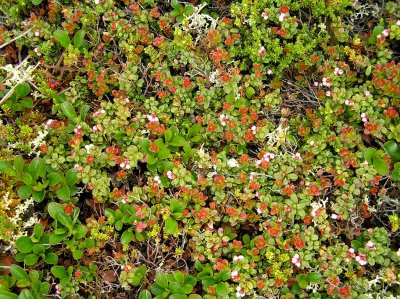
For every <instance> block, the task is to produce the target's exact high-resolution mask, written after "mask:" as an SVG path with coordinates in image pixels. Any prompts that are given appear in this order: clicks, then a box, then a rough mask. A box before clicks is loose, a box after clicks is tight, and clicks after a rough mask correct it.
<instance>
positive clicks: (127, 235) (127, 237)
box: [121, 229, 133, 245]
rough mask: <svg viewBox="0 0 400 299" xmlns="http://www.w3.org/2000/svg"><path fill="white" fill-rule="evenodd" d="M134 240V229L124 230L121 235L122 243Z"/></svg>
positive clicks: (126, 243) (125, 243)
mask: <svg viewBox="0 0 400 299" xmlns="http://www.w3.org/2000/svg"><path fill="white" fill-rule="evenodd" d="M132 240H133V231H132V229H128V230H126V231H124V232H123V233H122V235H121V244H122V245H128V244H129V242H130V241H132Z"/></svg>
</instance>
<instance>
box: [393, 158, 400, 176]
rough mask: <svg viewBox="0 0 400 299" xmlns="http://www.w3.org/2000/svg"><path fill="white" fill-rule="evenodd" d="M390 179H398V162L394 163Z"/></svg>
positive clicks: (399, 174) (399, 169)
mask: <svg viewBox="0 0 400 299" xmlns="http://www.w3.org/2000/svg"><path fill="white" fill-rule="evenodd" d="M392 180H394V181H397V180H400V162H397V163H396V164H394V167H393V171H392Z"/></svg>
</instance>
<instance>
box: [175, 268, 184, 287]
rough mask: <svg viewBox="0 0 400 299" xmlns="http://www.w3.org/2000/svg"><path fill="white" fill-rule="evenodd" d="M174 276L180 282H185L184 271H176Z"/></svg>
mask: <svg viewBox="0 0 400 299" xmlns="http://www.w3.org/2000/svg"><path fill="white" fill-rule="evenodd" d="M174 278H175V280H176V281H177V282H179V283H180V284H183V282H184V281H185V275H184V274H183V273H182V271H176V272H175V273H174Z"/></svg>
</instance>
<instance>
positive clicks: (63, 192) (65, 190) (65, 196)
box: [56, 185, 71, 201]
mask: <svg viewBox="0 0 400 299" xmlns="http://www.w3.org/2000/svg"><path fill="white" fill-rule="evenodd" d="M56 194H57V197H58V198H59V199H61V200H62V201H68V200H69V199H70V196H71V192H70V190H69V187H68V185H64V186H62V187H61V188H60V189H58V190H57V191H56Z"/></svg>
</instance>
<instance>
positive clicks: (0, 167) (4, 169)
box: [0, 161, 15, 176]
mask: <svg viewBox="0 0 400 299" xmlns="http://www.w3.org/2000/svg"><path fill="white" fill-rule="evenodd" d="M0 173H5V174H8V175H9V176H14V175H15V171H14V169H13V167H12V166H11V164H10V163H9V162H7V161H0Z"/></svg>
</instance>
